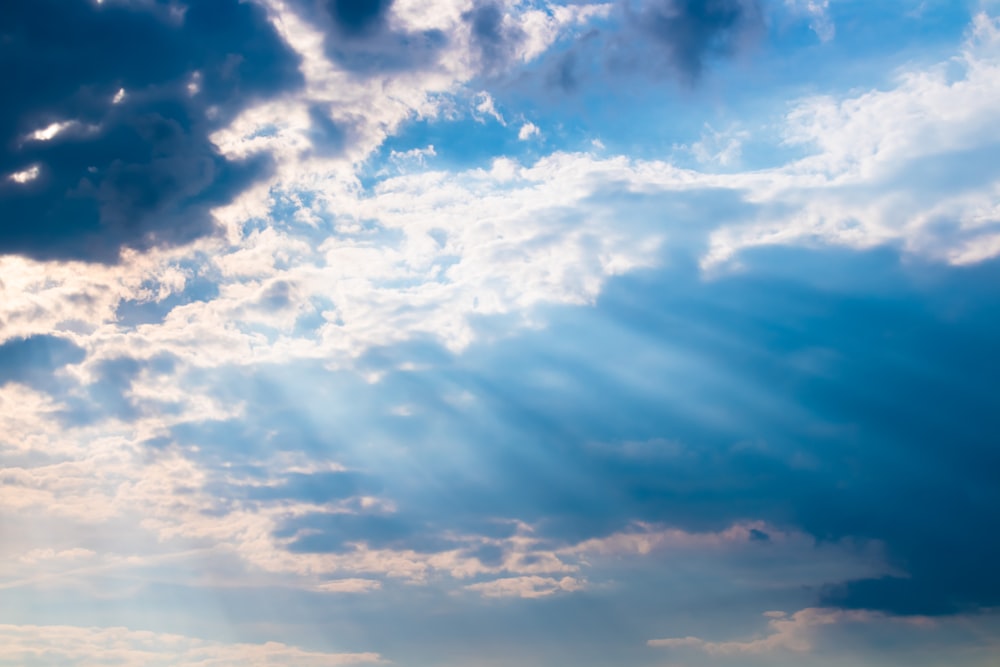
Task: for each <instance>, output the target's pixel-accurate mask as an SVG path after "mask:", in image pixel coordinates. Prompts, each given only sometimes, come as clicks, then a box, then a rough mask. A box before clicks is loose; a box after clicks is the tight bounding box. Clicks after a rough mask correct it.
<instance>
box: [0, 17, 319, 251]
mask: <svg viewBox="0 0 1000 667" xmlns="http://www.w3.org/2000/svg"><path fill="white" fill-rule="evenodd" d="M0 12H2V19H3V20H2V22H0V26H2V27H0V72H2V74H0V87H2V89H3V90H4V93H5V98H6V100H7V103H6V104H5V105H4V107H3V109H0V143H2V146H3V149H2V152H0V175H3V176H4V180H3V181H2V184H0V205H2V206H3V209H4V217H5V220H4V222H5V224H4V225H2V226H0V253H8V254H9V253H14V254H24V255H28V256H31V257H35V258H39V259H80V260H85V261H98V262H114V261H116V260H117V259H118V257H119V253H120V251H121V249H122V248H124V247H133V248H138V249H141V250H142V249H148V248H151V247H154V246H158V245H166V244H177V243H184V242H187V241H189V240H191V239H194V238H197V237H199V236H202V235H205V234H209V233H211V232H212V231H213V220H212V218H211V215H210V210H211V208H212V207H214V206H216V205H219V204H222V203H225V202H227V201H229V200H230V199H231V198H232V197H233V196H234V195H235V194H237V193H238V192H239V191H240V190H241V189H242V188H244V187H246V185H248V184H249V183H250V182H251V181H253V180H254V179H257V178H260V177H261V176H262V175H263V174H264V173H266V170H267V168H268V162H267V160H266V159H264V158H256V159H251V160H247V161H244V162H235V161H231V160H227V159H226V158H225V157H224V156H222V155H221V154H220V153H219V152H218V150H217V149H216V148H215V146H214V145H213V144H212V142H211V141H210V140H209V136H210V134H211V133H212V132H213V131H214V130H215V129H216V128H218V127H220V126H223V125H224V124H225V123H227V122H228V121H229V120H230V119H232V118H233V117H234V115H235V114H237V113H238V112H239V111H240V110H242V109H243V108H245V107H246V106H248V105H250V104H252V103H253V102H254V101H255V100H259V99H262V98H266V97H269V96H273V95H277V94H280V93H281V92H283V91H286V90H289V89H291V88H294V87H296V86H298V85H299V84H300V83H301V76H300V74H299V72H298V60H297V58H296V57H295V56H294V54H292V53H291V52H290V51H289V50H288V49H287V47H286V46H285V45H284V43H283V42H282V41H281V40H280V38H279V37H278V36H277V34H276V33H275V32H274V31H273V29H272V27H271V25H270V24H269V22H268V21H267V18H266V16H265V14H264V12H263V10H262V9H261V8H260V7H258V6H257V5H255V4H253V3H244V2H239V1H238V0H218V1H215V2H209V1H201V2H194V3H191V4H190V5H188V6H187V7H186V9H185V11H183V12H178V11H176V9H175V8H174V6H173V5H172V4H168V3H154V2H144V3H110V2H109V3H104V4H103V5H98V4H96V3H92V2H87V1H85V0H68V1H66V2H56V1H55V0H32V1H28V0H13V1H12V2H8V3H5V4H4V7H3V9H2V10H0ZM65 123H70V124H69V125H66V126H65V128H64V129H63V130H62V131H61V132H57V131H55V129H53V131H51V132H49V133H48V134H43V135H42V136H40V137H39V138H32V134H33V133H35V132H38V131H39V130H45V129H46V128H50V127H52V126H53V124H65ZM31 168H36V169H37V177H36V178H34V179H33V180H27V181H26V182H16V181H15V180H12V179H9V178H6V177H7V175H9V174H12V173H17V172H22V171H24V170H26V169H31ZM22 180H23V179H22Z"/></svg>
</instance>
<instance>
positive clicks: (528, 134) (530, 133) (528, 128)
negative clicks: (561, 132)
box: [517, 122, 542, 141]
mask: <svg viewBox="0 0 1000 667" xmlns="http://www.w3.org/2000/svg"><path fill="white" fill-rule="evenodd" d="M540 136H542V131H541V130H539V129H538V126H537V125H535V124H534V123H531V122H525V123H524V125H522V126H521V129H520V130H518V131H517V138H518V139H520V140H521V141H527V140H528V139H531V138H532V137H540Z"/></svg>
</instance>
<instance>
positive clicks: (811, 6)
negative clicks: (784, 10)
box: [785, 0, 836, 42]
mask: <svg viewBox="0 0 1000 667" xmlns="http://www.w3.org/2000/svg"><path fill="white" fill-rule="evenodd" d="M785 5H786V6H787V7H788V8H789V9H791V10H792V11H793V12H796V13H799V14H803V15H805V16H808V17H809V19H810V20H809V27H810V28H812V31H813V32H815V33H816V36H817V37H819V38H820V40H822V41H824V42H828V41H830V40H831V39H833V38H834V36H835V35H836V28H835V27H834V25H833V21H832V20H831V19H830V15H829V13H828V12H829V9H830V0H785Z"/></svg>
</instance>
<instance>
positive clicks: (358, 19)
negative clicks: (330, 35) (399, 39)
mask: <svg viewBox="0 0 1000 667" xmlns="http://www.w3.org/2000/svg"><path fill="white" fill-rule="evenodd" d="M326 4H327V9H328V11H329V12H330V16H332V17H333V19H334V21H335V22H336V24H337V27H338V28H340V30H341V31H342V32H344V33H346V34H347V35H351V36H359V35H365V34H369V33H371V32H372V31H374V30H377V29H378V28H380V27H382V26H383V25H384V23H385V14H386V12H387V11H388V10H389V7H390V6H391V5H392V0H331V1H330V2H327V3H326Z"/></svg>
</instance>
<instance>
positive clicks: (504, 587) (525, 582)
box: [465, 576, 586, 598]
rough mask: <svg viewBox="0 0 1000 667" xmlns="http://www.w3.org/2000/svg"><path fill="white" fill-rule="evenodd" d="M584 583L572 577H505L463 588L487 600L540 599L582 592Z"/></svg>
mask: <svg viewBox="0 0 1000 667" xmlns="http://www.w3.org/2000/svg"><path fill="white" fill-rule="evenodd" d="M585 587H586V581H583V580H581V579H576V578H574V577H563V578H561V579H555V578H553V577H538V576H531V577H507V578H505V579H494V580H492V581H484V582H481V583H478V584H470V585H468V586H466V587H465V588H466V589H467V590H470V591H474V592H476V593H479V594H480V595H482V596H483V597H487V598H509V597H517V598H541V597H546V596H549V595H552V594H553V593H572V592H575V591H579V590H583V589H584V588H585Z"/></svg>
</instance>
